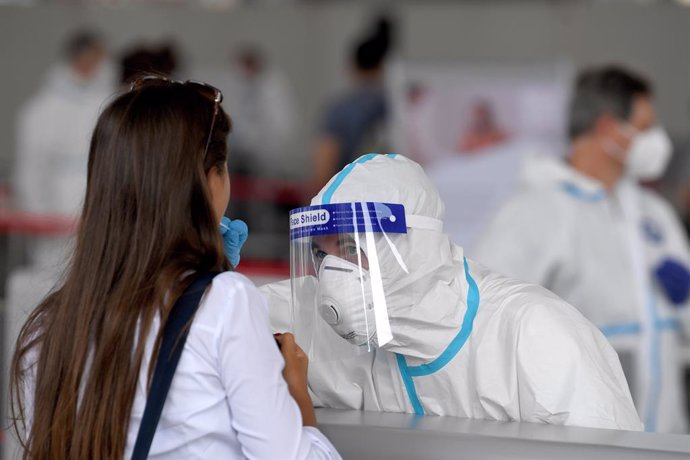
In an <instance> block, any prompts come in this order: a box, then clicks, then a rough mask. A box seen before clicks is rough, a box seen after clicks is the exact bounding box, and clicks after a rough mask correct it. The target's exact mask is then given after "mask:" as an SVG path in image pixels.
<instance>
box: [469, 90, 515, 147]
mask: <svg viewBox="0 0 690 460" xmlns="http://www.w3.org/2000/svg"><path fill="white" fill-rule="evenodd" d="M470 114H471V115H470V123H469V126H468V127H467V129H466V130H465V132H463V133H462V135H461V136H460V140H459V141H458V151H459V152H461V153H477V152H479V151H482V150H485V149H488V148H490V147H494V146H496V145H499V144H502V143H504V142H506V141H508V139H509V138H510V136H509V134H508V133H507V132H506V131H504V130H503V128H501V126H500V124H499V123H498V121H497V120H496V116H495V114H494V109H493V107H492V106H491V103H490V102H489V101H484V100H480V101H477V102H476V103H475V104H474V105H472V109H471V111H470Z"/></svg>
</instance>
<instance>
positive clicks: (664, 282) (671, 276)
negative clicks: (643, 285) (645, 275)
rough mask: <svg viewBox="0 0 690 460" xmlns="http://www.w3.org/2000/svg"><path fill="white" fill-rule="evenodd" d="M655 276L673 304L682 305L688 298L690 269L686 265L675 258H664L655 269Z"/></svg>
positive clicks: (689, 292)
mask: <svg viewBox="0 0 690 460" xmlns="http://www.w3.org/2000/svg"><path fill="white" fill-rule="evenodd" d="M654 276H656V279H657V281H658V282H659V285H660V286H661V287H662V288H663V290H664V292H665V293H666V296H667V297H668V299H669V300H670V301H671V303H672V304H673V305H675V306H677V307H680V306H682V305H683V304H684V303H685V301H686V300H688V295H689V294H690V271H688V269H687V267H686V266H685V265H683V264H681V263H680V262H678V261H676V260H673V259H664V260H663V261H662V262H661V263H660V264H659V265H658V266H657V267H656V268H655V269H654Z"/></svg>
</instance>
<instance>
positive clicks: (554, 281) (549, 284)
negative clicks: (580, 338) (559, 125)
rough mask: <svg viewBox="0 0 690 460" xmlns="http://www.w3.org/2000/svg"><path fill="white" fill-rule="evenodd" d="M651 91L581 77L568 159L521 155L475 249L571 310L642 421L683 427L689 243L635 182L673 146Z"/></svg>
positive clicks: (633, 81) (659, 166) (603, 73)
mask: <svg viewBox="0 0 690 460" xmlns="http://www.w3.org/2000/svg"><path fill="white" fill-rule="evenodd" d="M651 97H652V90H651V88H650V85H649V84H648V83H647V82H646V81H645V80H644V79H643V78H642V77H640V76H637V75H635V74H633V73H631V72H629V71H627V70H625V69H622V68H617V67H604V68H596V69H591V70H587V71H584V72H583V73H581V74H580V75H579V77H578V79H577V82H576V86H575V91H574V94H573V99H572V102H571V108H570V121H569V131H570V138H571V146H570V154H569V157H568V159H567V161H561V160H557V159H555V158H546V157H539V156H533V157H531V158H528V160H527V162H526V164H525V165H524V168H523V172H522V180H521V186H520V188H519V190H518V192H517V194H516V195H514V196H513V197H512V198H511V199H509V200H508V202H507V203H506V204H505V205H504V206H503V208H502V209H500V210H499V212H498V214H497V215H496V216H495V218H494V221H493V223H492V224H491V225H490V226H489V228H488V231H487V232H486V233H485V234H484V235H483V237H482V240H481V241H480V243H479V244H478V246H477V247H476V251H475V252H474V253H473V255H474V256H475V257H476V259H477V260H478V261H479V262H481V263H482V264H486V266H488V267H491V268H492V269H494V270H497V271H500V272H501V273H505V274H506V275H509V276H514V277H517V278H520V279H523V280H525V281H528V282H532V283H537V284H540V285H542V286H544V287H546V288H548V289H550V290H552V291H553V292H555V293H556V294H557V295H559V296H561V297H562V298H564V299H565V300H567V301H568V302H569V303H571V304H572V305H574V306H576V307H577V308H578V309H579V310H580V311H581V312H582V313H583V314H584V316H585V317H587V318H588V319H589V320H590V321H592V322H593V323H594V324H595V325H596V326H597V327H598V328H599V329H600V330H601V331H602V332H603V333H604V335H606V337H607V338H608V340H609V341H610V342H611V344H612V345H613V346H614V348H615V349H616V351H618V353H619V355H620V360H621V363H622V364H623V369H624V370H625V371H626V374H627V376H628V382H629V383H630V389H631V392H632V394H633V398H634V400H635V403H636V406H637V409H638V412H639V414H640V416H641V418H642V421H643V422H644V424H645V429H646V430H647V431H660V432H684V431H686V429H687V425H686V420H685V417H686V415H685V414H684V412H685V409H684V406H685V407H687V406H686V405H685V404H684V397H683V394H682V374H681V373H680V369H679V366H680V363H679V359H678V358H679V356H678V353H679V351H678V346H679V340H680V338H681V337H680V332H681V330H682V329H683V323H682V320H683V317H684V318H685V319H687V315H688V300H689V299H688V293H689V292H690V272H689V271H688V266H690V251H689V250H688V244H687V241H686V237H685V235H684V234H683V228H682V226H681V224H680V222H679V221H678V219H677V218H676V216H675V213H674V212H673V210H672V209H671V208H670V206H669V205H668V204H667V203H666V202H665V201H664V200H662V199H661V198H660V197H658V196H657V195H656V194H654V193H652V192H651V191H648V190H646V189H644V188H642V187H641V186H640V185H639V181H641V180H642V181H649V180H655V179H658V178H660V176H661V174H662V173H663V171H664V169H665V168H666V165H667V163H668V160H669V157H670V154H671V144H670V141H669V139H668V136H667V135H666V133H665V132H664V131H663V129H661V128H660V127H659V126H658V125H656V122H655V114H654V108H653V106H652V100H651ZM688 326H689V324H688V323H687V322H686V323H685V330H686V331H690V328H688Z"/></svg>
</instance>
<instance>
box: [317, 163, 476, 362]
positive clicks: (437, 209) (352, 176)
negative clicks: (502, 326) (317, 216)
mask: <svg viewBox="0 0 690 460" xmlns="http://www.w3.org/2000/svg"><path fill="white" fill-rule="evenodd" d="M372 201H374V202H381V203H395V204H402V205H403V206H404V207H405V215H406V218H407V219H408V229H407V234H405V235H401V237H400V238H397V239H393V244H395V246H396V249H397V252H398V253H399V255H400V256H401V257H402V259H403V261H404V264H405V265H406V266H407V269H408V272H407V273H405V272H404V271H403V270H402V269H400V268H399V267H398V264H397V263H396V261H395V260H386V259H385V258H384V259H383V260H381V264H382V266H384V267H393V268H392V269H391V271H389V272H388V274H387V278H385V279H384V284H385V285H386V286H385V287H386V291H387V292H390V293H392V297H391V299H392V300H390V301H389V303H388V315H389V320H390V325H391V329H392V333H393V340H392V341H390V342H388V343H387V344H385V345H384V346H383V348H384V349H385V350H387V351H391V352H395V353H399V354H403V355H406V356H408V357H410V358H413V359H415V358H418V359H420V360H423V361H429V360H432V359H434V358H436V357H437V356H438V355H439V354H441V353H442V352H443V351H444V350H445V349H446V347H447V346H448V344H449V343H450V342H451V341H452V340H453V338H454V337H455V336H456V334H457V333H458V327H459V325H460V324H462V319H463V316H464V314H465V311H466V309H467V305H466V299H467V290H468V285H467V281H466V279H465V268H464V263H463V261H464V257H463V250H462V248H461V247H459V246H455V245H454V244H453V243H452V242H451V241H450V239H449V237H448V235H446V234H445V233H443V232H442V231H440V230H432V229H425V228H413V227H410V221H411V220H412V219H414V218H417V219H420V218H421V219H422V220H423V219H425V218H426V219H430V220H432V221H433V220H437V221H440V222H442V221H443V218H444V213H445V208H444V204H443V202H442V200H441V198H440V196H439V194H438V191H437V190H436V187H435V186H434V185H433V184H432V183H431V181H430V180H429V178H428V177H427V176H426V174H425V173H424V171H423V169H422V168H421V166H419V165H418V164H417V163H415V162H413V161H411V160H409V159H408V158H406V157H404V156H401V155H376V154H369V155H364V156H362V157H360V158H359V159H358V160H356V161H355V162H353V163H351V164H349V165H348V166H346V167H345V168H344V169H343V170H342V171H341V172H340V173H338V174H336V175H335V176H334V177H333V178H332V179H331V181H330V182H329V183H328V184H326V186H325V187H324V188H323V189H322V190H321V191H320V192H319V193H318V194H317V195H316V196H315V197H314V199H313V200H312V202H311V204H312V205H321V204H337V203H351V202H372ZM382 244H389V243H387V242H383V243H382ZM387 253H388V254H390V252H387Z"/></svg>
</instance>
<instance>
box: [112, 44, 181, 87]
mask: <svg viewBox="0 0 690 460" xmlns="http://www.w3.org/2000/svg"><path fill="white" fill-rule="evenodd" d="M179 65H180V58H179V53H178V51H177V48H176V46H175V44H174V43H172V42H165V43H162V44H160V45H135V46H133V47H131V48H130V49H129V50H127V51H126V52H125V53H124V54H123V55H122V57H121V58H120V83H121V84H122V86H123V88H128V87H129V85H130V83H131V82H132V81H134V80H136V79H137V78H139V77H140V76H142V75H159V76H164V77H168V78H174V77H176V75H177V71H178V69H179Z"/></svg>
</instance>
